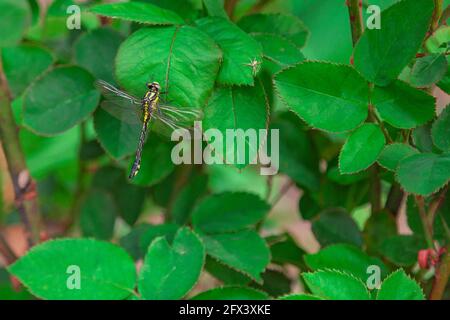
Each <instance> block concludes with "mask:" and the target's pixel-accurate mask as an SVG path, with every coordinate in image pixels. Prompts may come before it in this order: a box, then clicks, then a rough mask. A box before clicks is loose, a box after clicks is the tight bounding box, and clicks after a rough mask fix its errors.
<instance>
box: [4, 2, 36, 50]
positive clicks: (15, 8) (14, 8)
mask: <svg viewBox="0 0 450 320" xmlns="http://www.w3.org/2000/svg"><path fill="white" fill-rule="evenodd" d="M30 23H31V10H30V6H29V4H28V2H27V1H26V0H2V1H1V2H0V47H6V46H12V45H15V44H16V43H18V42H19V41H20V39H21V38H22V36H23V34H24V32H25V28H26V27H27V26H28V25H29V24H30Z"/></svg>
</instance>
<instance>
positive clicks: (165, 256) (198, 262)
mask: <svg viewBox="0 0 450 320" xmlns="http://www.w3.org/2000/svg"><path fill="white" fill-rule="evenodd" d="M204 260H205V251H204V248H203V244H202V242H201V240H200V238H199V237H198V236H197V235H196V234H195V233H193V232H192V231H191V230H189V229H188V228H181V229H180V230H179V231H178V232H177V234H176V235H175V239H174V240H173V244H172V247H170V246H169V243H168V242H167V240H166V239H165V238H157V239H155V240H154V241H153V242H152V244H151V245H150V247H149V248H148V252H147V255H146V256H145V260H144V265H143V266H142V270H141V273H140V276H139V281H138V287H139V292H140V293H141V295H142V297H143V298H144V299H148V300H168V299H180V298H182V297H183V296H185V295H186V294H187V293H188V292H189V291H190V290H191V289H192V288H193V287H194V285H195V284H196V282H197V280H198V278H199V276H200V272H201V271H202V268H203V263H204Z"/></svg>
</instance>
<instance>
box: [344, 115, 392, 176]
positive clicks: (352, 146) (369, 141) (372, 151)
mask: <svg viewBox="0 0 450 320" xmlns="http://www.w3.org/2000/svg"><path fill="white" fill-rule="evenodd" d="M385 143H386V139H385V137H384V134H383V131H381V129H380V127H379V126H378V125H376V124H373V123H366V124H364V125H362V126H361V127H359V128H358V129H356V130H355V131H354V132H353V133H352V134H351V135H350V136H349V137H348V139H347V141H346V142H345V144H344V146H343V147H342V150H341V153H340V155H339V170H340V172H341V173H343V174H350V173H357V172H359V171H362V170H365V169H367V168H368V167H370V166H371V165H372V164H373V163H374V162H375V161H377V158H378V156H379V155H380V153H381V151H382V150H383V148H384V145H385Z"/></svg>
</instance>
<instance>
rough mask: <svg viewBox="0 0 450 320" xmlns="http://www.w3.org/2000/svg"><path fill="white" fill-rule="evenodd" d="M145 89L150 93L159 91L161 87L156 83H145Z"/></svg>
mask: <svg viewBox="0 0 450 320" xmlns="http://www.w3.org/2000/svg"><path fill="white" fill-rule="evenodd" d="M147 88H148V89H149V90H150V91H151V92H159V91H161V86H160V85H159V83H158V82H156V81H155V82H148V83H147Z"/></svg>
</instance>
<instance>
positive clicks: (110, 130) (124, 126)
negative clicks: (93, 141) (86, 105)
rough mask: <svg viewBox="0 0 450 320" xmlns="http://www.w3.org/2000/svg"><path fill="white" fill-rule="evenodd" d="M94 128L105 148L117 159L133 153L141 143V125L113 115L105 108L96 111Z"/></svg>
mask: <svg viewBox="0 0 450 320" xmlns="http://www.w3.org/2000/svg"><path fill="white" fill-rule="evenodd" d="M94 128H95V132H96V133H97V139H98V141H99V142H100V145H101V146H102V147H103V149H104V150H105V151H106V152H107V153H108V154H109V155H111V156H112V157H113V158H115V159H121V158H123V157H126V156H129V155H131V154H133V153H134V152H135V151H136V149H137V146H138V143H139V134H140V131H141V129H140V128H139V126H136V125H133V124H128V123H127V122H124V121H121V120H119V119H117V118H116V117H113V116H112V115H111V114H110V113H108V112H107V111H105V110H104V109H103V108H98V109H97V111H96V112H95V113H94Z"/></svg>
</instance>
